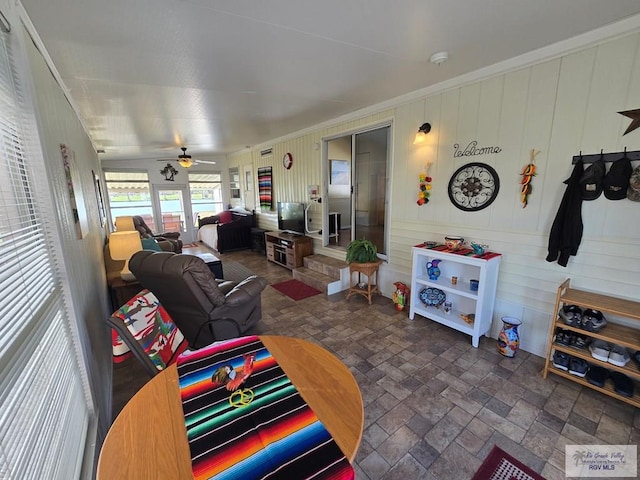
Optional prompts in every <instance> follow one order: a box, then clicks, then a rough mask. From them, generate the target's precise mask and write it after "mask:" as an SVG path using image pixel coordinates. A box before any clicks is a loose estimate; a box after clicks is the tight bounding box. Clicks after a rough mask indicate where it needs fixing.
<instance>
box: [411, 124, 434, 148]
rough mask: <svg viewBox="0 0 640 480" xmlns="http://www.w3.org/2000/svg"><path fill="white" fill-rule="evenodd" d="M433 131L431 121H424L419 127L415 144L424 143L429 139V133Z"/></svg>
mask: <svg viewBox="0 0 640 480" xmlns="http://www.w3.org/2000/svg"><path fill="white" fill-rule="evenodd" d="M430 131H431V124H430V123H423V124H422V125H420V128H419V129H418V133H416V138H415V139H414V140H413V144H414V145H417V144H419V143H424V142H426V141H427V133H429V132H430Z"/></svg>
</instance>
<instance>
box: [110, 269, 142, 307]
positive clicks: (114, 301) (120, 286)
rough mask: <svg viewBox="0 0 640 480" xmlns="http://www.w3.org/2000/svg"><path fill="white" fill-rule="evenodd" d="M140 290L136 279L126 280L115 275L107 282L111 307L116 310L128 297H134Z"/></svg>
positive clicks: (140, 287) (140, 286)
mask: <svg viewBox="0 0 640 480" xmlns="http://www.w3.org/2000/svg"><path fill="white" fill-rule="evenodd" d="M140 290H142V285H140V282H138V281H137V280H134V281H132V282H127V281H125V280H123V279H122V278H121V277H116V278H114V279H113V280H111V281H110V282H109V294H110V296H111V309H112V311H116V310H117V309H118V308H120V307H121V306H122V305H124V304H125V303H127V302H128V301H129V299H130V298H132V297H134V296H135V295H136V294H137V293H138V292H139V291H140Z"/></svg>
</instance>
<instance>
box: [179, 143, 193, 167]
mask: <svg viewBox="0 0 640 480" xmlns="http://www.w3.org/2000/svg"><path fill="white" fill-rule="evenodd" d="M180 150H182V155H178V163H179V164H180V166H181V167H183V168H190V167H191V166H192V165H193V160H191V155H187V147H181V148H180Z"/></svg>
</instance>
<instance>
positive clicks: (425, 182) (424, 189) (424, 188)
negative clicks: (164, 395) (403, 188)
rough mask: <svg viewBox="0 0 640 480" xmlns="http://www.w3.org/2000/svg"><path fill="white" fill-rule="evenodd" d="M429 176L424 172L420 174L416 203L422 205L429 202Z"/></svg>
mask: <svg viewBox="0 0 640 480" xmlns="http://www.w3.org/2000/svg"><path fill="white" fill-rule="evenodd" d="M430 190H431V177H429V176H428V175H427V174H426V173H421V174H420V191H419V192H418V201H417V202H416V203H417V204H418V205H424V204H425V203H429V196H430V195H431V193H430V192H429V191H430Z"/></svg>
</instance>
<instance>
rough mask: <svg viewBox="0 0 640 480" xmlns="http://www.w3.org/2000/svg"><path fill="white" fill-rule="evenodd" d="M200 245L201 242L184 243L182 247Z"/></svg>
mask: <svg viewBox="0 0 640 480" xmlns="http://www.w3.org/2000/svg"><path fill="white" fill-rule="evenodd" d="M199 246H200V244H199V243H186V244H184V245H182V248H193V247H199Z"/></svg>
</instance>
